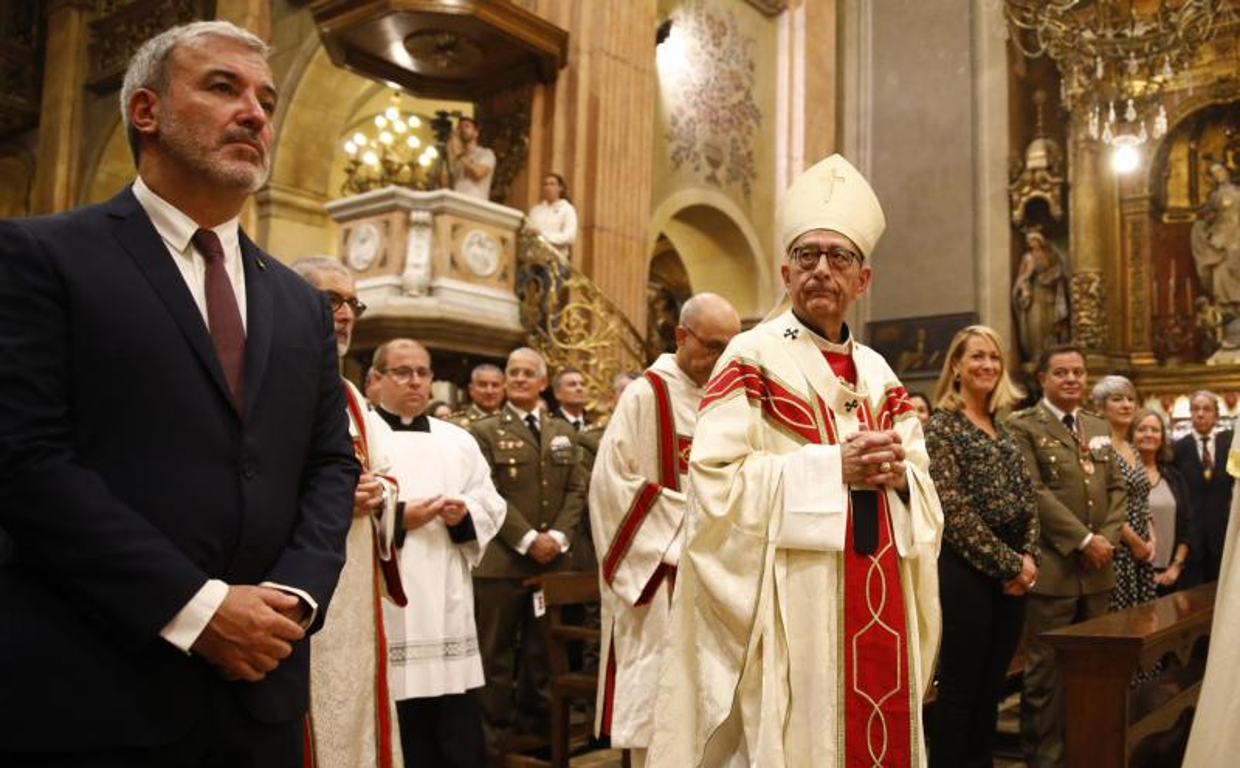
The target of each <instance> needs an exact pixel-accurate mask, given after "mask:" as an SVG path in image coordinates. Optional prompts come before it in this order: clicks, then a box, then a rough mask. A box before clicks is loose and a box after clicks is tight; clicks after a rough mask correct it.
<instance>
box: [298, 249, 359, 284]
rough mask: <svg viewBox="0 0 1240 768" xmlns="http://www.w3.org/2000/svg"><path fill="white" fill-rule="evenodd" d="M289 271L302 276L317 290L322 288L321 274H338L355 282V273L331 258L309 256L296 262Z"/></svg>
mask: <svg viewBox="0 0 1240 768" xmlns="http://www.w3.org/2000/svg"><path fill="white" fill-rule="evenodd" d="M289 269H291V270H293V271H294V272H296V273H297V274H299V275H301V276H302V277H303V278H305V280H306V282H307V283H310V285H313V286H314V287H315V288H318V287H320V286H319V278H318V275H319V273H320V272H336V273H337V274H341V275H344V276H345V277H347V278H349V280H350V281H352V280H353V273H352V272H350V271H349V268H348V267H346V266H345V265H344V264H342V263H341V262H340V260H339V259H333V258H332V257H331V256H307V257H305V258H304V259H298V260H297V261H294V262H293V263H292V264H290V265H289Z"/></svg>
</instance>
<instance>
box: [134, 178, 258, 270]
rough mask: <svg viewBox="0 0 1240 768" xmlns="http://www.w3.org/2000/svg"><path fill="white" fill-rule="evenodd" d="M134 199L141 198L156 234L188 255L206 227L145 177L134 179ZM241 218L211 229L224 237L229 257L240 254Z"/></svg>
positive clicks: (171, 246)
mask: <svg viewBox="0 0 1240 768" xmlns="http://www.w3.org/2000/svg"><path fill="white" fill-rule="evenodd" d="M133 196H134V197H136V198H137V199H138V205H140V206H142V210H144V211H146V215H147V217H148V218H150V220H151V224H153V225H154V226H155V231H156V232H157V233H159V237H160V239H162V240H163V241H164V242H165V243H166V244H167V245H168V247H169V248H170V249H171V250H172V251H173V252H174V253H180V254H185V253H186V252H187V251H188V250H189V243H190V238H192V237H193V236H194V233H195V232H197V231H198V230H199V229H204V227H199V226H198V224H197V222H195V221H194V220H193V219H191V218H190V217H189V216H186V215H185V213H184V212H183V211H181V209H179V208H177V207H176V206H175V205H173V204H172V203H170V202H168V201H167V200H165V199H163V198H162V197H160V196H159V195H157V194H155V192H153V191H152V190H151V188H150V187H148V186H147V185H146V182H145V181H143V180H142V177H141V176H138V177H137V178H136V179H134V182H133ZM239 221H240V219H239V217H235V216H234V217H233V218H231V219H229V220H228V221H226V222H224V223H223V224H220V225H218V226H215V227H211V228H210V229H211V231H212V232H214V233H215V234H216V235H218V236H219V238H220V245H221V246H223V247H224V253H225V254H231V253H238V252H239V251H238V249H239V248H240V243H239V242H238V240H239V237H238V230H239Z"/></svg>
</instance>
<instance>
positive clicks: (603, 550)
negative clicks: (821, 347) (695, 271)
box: [590, 293, 741, 768]
mask: <svg viewBox="0 0 1240 768" xmlns="http://www.w3.org/2000/svg"><path fill="white" fill-rule="evenodd" d="M740 329H741V321H740V317H739V316H738V315H737V314H736V310H735V309H734V308H733V307H732V305H731V304H729V303H728V302H727V300H725V299H723V298H721V297H719V296H717V295H715V294H713V293H699V294H698V295H696V296H694V297H692V298H690V299H689V300H688V301H686V302H685V304H684V306H683V307H681V310H680V323H679V325H678V326H677V327H676V353H675V354H670V353H667V354H663V355H660V356H659V358H658V359H656V360H655V361H654V364H653V365H651V366H650V367H649V368H648V369H646V371H645V373H644V374H643V375H642V377H641V378H639V379H637V380H636V381H635V382H633V384H631V385H630V386H628V387H627V388H626V389H625V392H624V396H623V397H622V398H620V402H619V404H618V405H617V406H616V409H615V412H614V413H613V414H612V417H611V421H610V422H609V423H608V425H607V431H606V432H604V433H603V440H602V443H601V444H600V445H599V450H598V458H597V459H596V460H595V463H594V473H593V476H592V477H591V479H590V528H591V531H592V533H593V536H594V546H595V550H596V551H597V552H598V553H599V590H600V595H601V599H602V609H603V610H602V614H603V616H602V618H603V621H602V637H603V644H602V650H603V655H602V661H601V666H600V668H601V669H602V670H604V674H603V677H602V679H601V680H600V684H599V691H598V704H597V706H596V707H595V731H596V733H600V734H608V735H610V737H611V745H612V746H613V747H617V748H623V749H627V750H629V754H630V757H631V763H632V765H633V768H642V766H644V765H645V762H646V748H647V747H649V746H650V736H651V734H652V733H653V731H654V717H653V715H654V701H655V695H656V693H657V692H658V686H659V667H660V663H661V661H662V651H663V648H664V647H665V645H666V643H667V632H668V627H669V623H670V619H671V613H670V610H671V600H672V592H673V589H674V586H675V582H676V565H677V562H678V561H679V559H680V548H681V542H682V539H681V533H682V531H683V523H684V518H685V494H686V492H687V490H688V471H689V447H690V445H691V444H692V442H693V427H694V424H695V423H696V421H697V407H698V401H699V400H701V399H702V387H703V385H705V384H706V381H707V379H709V378H710V373H711V370H712V369H713V368H714V366H715V362H716V361H717V360H718V359H719V355H720V354H722V353H723V350H724V348H725V347H726V346H727V344H728V341H730V340H731V338H732V337H733V336H735V335H736V334H737V333H738V332H739V331H740Z"/></svg>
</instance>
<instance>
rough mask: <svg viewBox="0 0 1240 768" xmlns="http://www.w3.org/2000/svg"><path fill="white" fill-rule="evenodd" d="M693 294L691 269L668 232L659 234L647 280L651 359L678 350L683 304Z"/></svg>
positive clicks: (647, 319) (647, 334)
mask: <svg viewBox="0 0 1240 768" xmlns="http://www.w3.org/2000/svg"><path fill="white" fill-rule="evenodd" d="M692 295H693V285H692V283H691V282H690V281H689V272H688V270H686V269H685V265H684V262H683V261H681V258H680V254H679V253H677V252H676V246H674V245H672V241H671V240H669V239H667V237H666V236H660V237H659V239H658V240H657V241H655V252H654V256H653V257H652V258H651V259H650V272H649V275H648V277H647V281H646V357H647V358H648V359H649V360H654V358H656V357H658V356H659V355H660V354H662V353H664V352H673V351H675V349H676V336H675V330H676V323H677V320H678V319H679V317H680V308H681V306H683V305H684V303H685V302H686V301H687V300H688V299H689V297H690V296H692Z"/></svg>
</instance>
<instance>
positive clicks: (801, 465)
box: [648, 312, 943, 768]
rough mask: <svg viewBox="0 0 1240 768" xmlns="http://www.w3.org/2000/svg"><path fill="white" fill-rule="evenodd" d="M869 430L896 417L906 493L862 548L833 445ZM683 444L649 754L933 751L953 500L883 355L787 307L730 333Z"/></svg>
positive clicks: (771, 757) (851, 760) (667, 758)
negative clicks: (675, 559) (678, 551)
mask: <svg viewBox="0 0 1240 768" xmlns="http://www.w3.org/2000/svg"><path fill="white" fill-rule="evenodd" d="M828 352H830V353H832V354H830V355H828V354H827V353H828ZM850 367H851V368H852V370H849V368H850ZM837 371H838V372H837ZM860 429H893V430H895V431H897V432H898V433H899V434H900V437H901V441H902V443H903V445H904V447H905V450H906V453H907V458H906V464H907V475H906V477H907V480H908V496H907V499H904V498H901V496H900V495H899V494H897V493H895V492H894V491H890V490H886V491H880V492H879V494H878V522H879V525H878V547H877V549H876V550H875V551H874V552H873V553H871V554H869V555H862V554H859V553H858V552H856V551H855V550H854V546H853V541H852V518H853V515H852V510H851V504H850V494H849V491H850V489H849V488H847V487H846V486H844V484H843V480H842V470H841V465H840V458H839V448H838V444H839V442H840V441H842V440H843V439H844V438H845V437H847V436H848V435H849V434H851V433H853V432H856V431H858V430H860ZM691 456H692V460H691V462H690V482H691V487H692V494H691V497H690V501H689V512H688V515H687V518H686V525H687V529H688V530H687V534H686V535H687V538H686V541H687V544H686V546H685V549H684V553H683V554H682V556H681V560H680V569H679V574H678V578H677V582H676V592H677V594H676V601H675V606H674V608H673V619H672V632H671V640H670V644H669V648H668V650H667V652H666V660H665V664H664V666H663V670H662V674H661V681H660V690H659V696H658V704H657V708H656V714H655V723H656V727H655V735H654V741H653V743H652V746H651V750H650V755H649V762H648V765H650V766H657V767H658V768H664V767H666V768H672V767H673V766H675V767H676V768H683V767H684V766H699V765H701V766H711V767H712V768H714V767H716V766H741V765H752V766H762V768H780V767H781V766H806V768H810V767H811V766H812V767H813V768H829V767H831V766H867V767H873V766H893V767H898V766H922V765H924V764H925V762H926V755H925V748H924V742H923V739H922V734H921V724H920V722H921V701H922V699H923V697H924V693H925V691H926V689H927V687H928V686H929V684H930V680H931V677H932V674H933V663H934V657H935V653H936V651H937V646H938V640H939V631H940V613H939V603H938V576H937V559H938V551H939V544H940V541H941V537H942V527H943V516H942V511H941V509H940V507H939V501H938V496H937V494H935V492H934V486H933V484H932V483H931V481H930V477H929V473H928V467H929V458H928V456H927V454H926V450H925V443H924V440H923V438H922V433H921V426H920V423H919V422H918V421H917V419H916V417H915V416H914V414H913V413H912V408H911V405H910V404H909V402H908V399H907V395H906V393H905V391H904V388H903V386H901V384H900V382H899V380H898V379H897V378H896V376H895V374H894V373H892V371H891V369H890V368H889V367H888V365H887V364H886V362H885V361H884V360H883V359H882V358H881V357H880V356H879V355H878V354H876V353H875V352H874V351H873V350H870V349H869V348H867V347H865V346H863V345H860V344H856V343H852V342H849V343H847V344H846V345H843V346H839V345H829V344H828V343H827V342H826V341H825V340H823V339H821V338H820V337H817V336H816V335H815V334H814V333H813V332H812V331H810V330H809V329H808V328H807V327H805V326H804V325H803V324H802V323H801V322H800V321H799V320H797V318H796V317H795V316H794V315H793V314H792V313H791V312H785V313H783V314H782V315H780V316H778V317H776V318H774V319H773V320H771V321H769V322H766V323H763V324H761V325H759V326H758V327H756V328H754V329H752V330H750V331H747V332H745V333H742V334H740V335H738V336H736V337H735V338H734V339H733V340H732V343H731V344H730V345H729V346H728V349H727V351H726V352H725V353H724V355H723V358H722V359H721V360H720V362H719V363H718V365H717V366H716V368H715V375H714V377H713V378H712V379H711V381H710V383H709V384H708V385H707V387H706V393H705V396H704V397H703V399H702V403H701V406H700V409H699V413H698V422H697V429H696V433H695V437H694V443H693V450H692V454H691ZM853 490H858V489H853Z"/></svg>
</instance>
